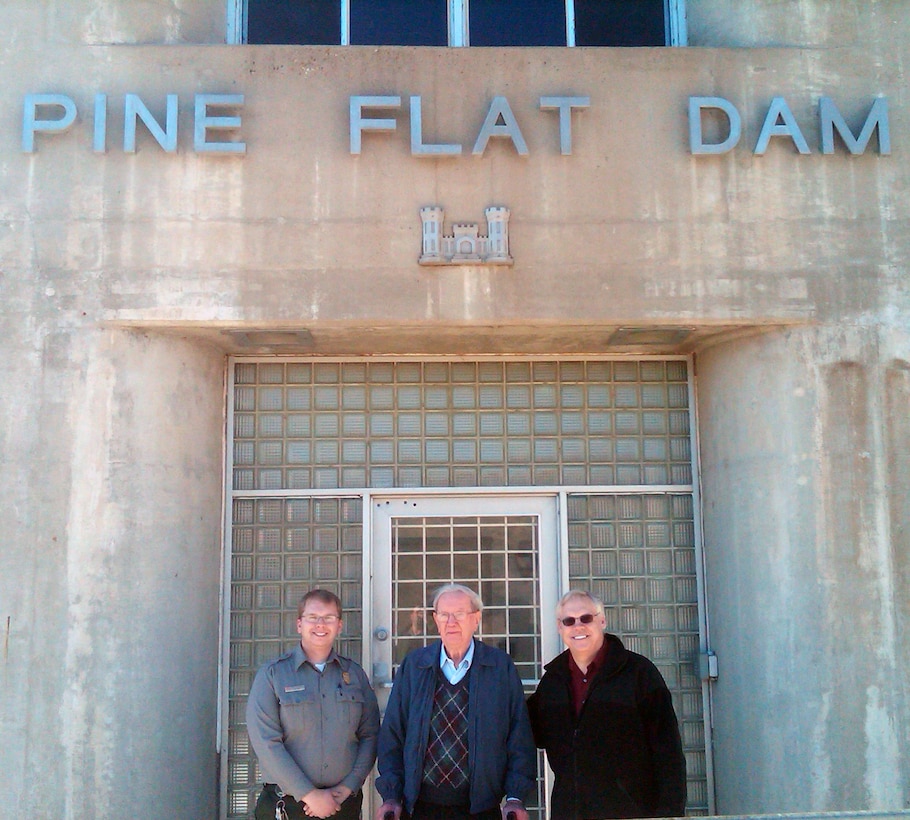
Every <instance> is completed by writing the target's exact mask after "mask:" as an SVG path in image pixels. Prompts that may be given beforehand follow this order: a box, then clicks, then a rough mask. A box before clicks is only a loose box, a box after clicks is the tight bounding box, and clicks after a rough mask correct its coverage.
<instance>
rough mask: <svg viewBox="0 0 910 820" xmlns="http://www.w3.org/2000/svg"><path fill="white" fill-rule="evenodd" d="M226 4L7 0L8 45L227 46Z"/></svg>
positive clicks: (212, 0)
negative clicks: (151, 44)
mask: <svg viewBox="0 0 910 820" xmlns="http://www.w3.org/2000/svg"><path fill="white" fill-rule="evenodd" d="M226 12H227V3H226V2H225V0H4V3H3V15H4V24H5V29H6V32H7V37H6V38H5V41H6V45H7V46H10V45H12V46H13V47H15V48H20V49H23V50H24V49H27V48H29V47H30V46H34V45H38V46H40V47H41V48H42V49H44V48H54V47H55V46H61V45H66V44H81V45H93V46H94V45H137V44H140V43H160V44H165V43H167V44H173V45H176V44H178V43H199V44H212V43H215V44H217V43H224V42H225V31H226V22H227V18H226Z"/></svg>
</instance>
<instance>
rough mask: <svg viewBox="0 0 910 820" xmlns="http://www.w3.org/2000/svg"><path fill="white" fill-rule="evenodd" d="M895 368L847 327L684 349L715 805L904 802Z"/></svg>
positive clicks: (905, 445)
mask: <svg viewBox="0 0 910 820" xmlns="http://www.w3.org/2000/svg"><path fill="white" fill-rule="evenodd" d="M886 350H887V353H886V352H885V351H886ZM892 356H897V357H898V358H896V359H892V358H890V357H892ZM908 361H910V346H908V337H907V335H906V334H898V335H897V336H894V335H892V334H887V336H886V337H885V338H882V336H881V335H880V333H879V331H878V330H877V329H876V328H874V327H858V326H854V327H849V326H848V327H840V328H826V329H821V328H806V329H790V330H788V331H786V332H781V333H771V334H765V335H761V336H758V337H756V338H754V339H752V340H745V341H741V342H739V343H736V344H733V345H719V346H717V347H715V348H711V349H710V350H706V351H704V352H703V353H701V354H699V355H698V357H697V371H698V397H699V415H700V422H701V425H702V428H701V429H702V442H701V454H702V483H703V488H704V505H705V506H704V514H705V542H706V547H705V553H706V563H707V577H708V584H709V594H708V604H709V617H710V627H711V639H712V645H713V646H714V648H715V649H716V651H717V653H718V656H719V667H720V679H719V681H718V682H717V684H716V686H715V688H714V696H715V701H714V703H715V721H716V722H715V747H716V763H717V784H718V810H719V811H720V812H723V813H739V812H742V811H745V810H746V807H750V810H754V809H753V808H751V807H755V806H760V807H761V810H762V811H766V812H767V811H794V810H807V811H811V810H816V811H819V810H831V809H834V808H841V809H851V808H853V809H859V808H873V809H882V808H901V807H905V806H906V805H907V801H908V799H910V792H908V789H907V783H908V777H910V770H908V761H907V755H906V751H907V739H908V736H910V712H908V706H910V701H908V688H907V681H906V675H905V674H904V672H903V670H905V669H906V668H907V664H908V662H910V654H908V642H907V592H908V588H907V569H906V558H905V557H903V556H904V555H905V552H906V540H907V537H906V532H907V529H908V526H910V518H908V515H907V503H906V499H907V497H908V496H910V470H908V469H907V453H908V450H910V439H908V437H907V436H906V435H905V434H906V432H907V431H906V422H905V421H904V419H903V418H899V417H898V416H897V415H896V414H895V413H894V410H893V408H894V406H895V405H896V404H900V403H902V402H903V403H904V405H903V406H904V407H905V408H906V406H907V405H906V401H907V398H908V393H907V382H906V373H907V368H908ZM883 397H888V398H887V400H886V401H885V402H883ZM782 420H786V422H785V423H782Z"/></svg>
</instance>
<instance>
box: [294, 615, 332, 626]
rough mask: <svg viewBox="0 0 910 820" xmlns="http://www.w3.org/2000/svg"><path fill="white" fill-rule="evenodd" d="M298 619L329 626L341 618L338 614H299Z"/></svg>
mask: <svg viewBox="0 0 910 820" xmlns="http://www.w3.org/2000/svg"><path fill="white" fill-rule="evenodd" d="M300 620H301V621H304V622H305V623H308V624H325V625H326V626H331V625H332V624H334V623H337V622H338V621H340V620H341V618H340V617H339V616H338V615H301V616H300Z"/></svg>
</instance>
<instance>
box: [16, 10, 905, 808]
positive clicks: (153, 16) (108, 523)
mask: <svg viewBox="0 0 910 820" xmlns="http://www.w3.org/2000/svg"><path fill="white" fill-rule="evenodd" d="M451 5H452V6H455V5H459V4H451ZM341 7H342V8H347V4H342V6H341ZM667 14H668V18H667V19H668V21H670V20H671V18H672V28H673V32H674V35H673V37H674V38H675V41H676V42H679V45H674V46H668V47H647V48H598V47H565V46H564V47H554V46H548V47H532V48H520V47H514V48H474V47H469V46H466V47H461V48H459V47H420V46H395V45H389V46H365V45H353V46H351V45H340V44H339V45H250V44H244V43H243V42H241V41H242V40H243V35H242V33H241V32H242V30H243V24H242V20H243V7H242V6H241V5H238V4H237V3H235V2H230V3H228V4H227V5H226V4H225V3H224V2H223V0H199V1H198V2H194V3H182V2H176V0H145V2H143V3H128V2H124V1H123V0H100V1H99V0H91V1H90V0H71V1H70V2H66V3H63V2H54V0H13V1H12V2H9V3H7V4H6V5H5V7H4V18H5V20H6V23H7V27H6V30H7V36H6V38H5V42H4V44H3V46H2V48H0V66H2V77H3V81H2V83H0V112H2V116H0V183H2V185H0V187H2V191H3V196H2V197H0V327H2V329H3V330H2V333H3V341H4V351H5V354H6V356H5V361H6V362H7V364H6V370H7V373H6V378H5V380H4V387H3V389H2V390H0V452H2V455H3V464H4V470H3V475H2V479H0V498H2V502H3V503H2V505H0V532H2V533H3V538H2V547H0V626H2V628H3V653H2V659H0V664H2V671H0V678H2V697H0V739H2V742H0V808H2V813H3V814H4V816H6V815H8V816H11V817H18V816H21V815H25V814H26V813H28V814H29V815H30V816H33V817H44V818H54V819H55V820H57V819H58V818H98V819H99V820H101V819H102V818H114V817H118V816H123V815H125V814H127V813H128V812H133V813H140V814H142V816H146V817H162V818H163V817H169V818H173V817H179V818H188V819H192V820H195V819H196V818H215V817H222V818H224V817H228V818H240V817H244V818H245V817H247V816H249V815H250V812H251V809H252V803H251V801H252V800H253V799H254V797H255V793H256V789H257V785H256V784H257V779H258V769H257V766H256V762H255V759H254V758H253V757H252V755H251V753H250V751H249V749H248V743H247V742H246V740H245V734H244V728H243V724H242V706H243V703H244V697H245V692H246V687H247V686H248V685H249V681H250V679H251V676H252V674H253V672H255V668H256V666H257V664H258V663H261V662H262V661H263V660H265V659H266V658H267V657H269V656H270V655H273V654H277V652H278V651H280V650H281V648H282V647H284V646H286V645H288V643H289V642H292V641H293V639H294V632H293V613H294V604H295V602H296V596H297V595H298V594H299V592H300V591H301V590H303V589H306V588H307V587H309V586H315V585H325V586H329V587H330V588H333V589H335V590H336V591H337V592H338V593H339V594H340V595H341V597H342V599H343V600H344V604H345V607H346V617H345V632H344V648H345V650H346V651H347V652H349V653H350V654H352V655H354V656H355V657H358V658H359V659H361V660H362V661H363V662H364V665H365V667H366V668H367V671H368V672H370V673H371V675H372V677H373V680H374V684H375V685H376V686H377V689H378V690H380V692H387V688H388V684H389V682H390V681H391V680H392V676H393V673H394V668H395V666H396V664H397V663H398V662H399V661H400V658H401V657H402V655H403V653H404V652H405V651H406V650H407V649H408V648H410V647H412V646H414V645H418V644H420V643H422V642H423V641H424V640H425V639H426V637H427V629H426V623H425V620H424V619H423V615H422V606H424V605H425V603H426V596H427V594H428V592H429V591H431V589H432V587H433V585H434V584H436V583H439V582H442V581H446V580H450V579H452V578H455V579H458V580H463V581H465V582H467V583H471V584H474V585H476V586H477V588H478V589H479V590H480V591H481V593H482V594H483V596H484V598H485V601H486V602H487V603H488V604H489V605H490V610H489V612H488V614H487V616H486V617H485V622H484V630H485V631H484V637H485V638H486V639H488V640H491V641H493V642H496V643H498V644H499V645H501V646H503V647H505V648H506V649H508V650H509V651H510V652H511V653H512V654H513V657H515V658H516V662H517V663H518V664H519V668H520V669H521V670H522V674H523V677H524V678H525V679H526V681H527V682H528V685H529V686H533V681H534V680H535V678H536V676H538V675H539V670H540V665H541V663H542V662H545V661H547V660H549V658H550V657H551V656H552V655H553V654H555V652H556V651H558V646H557V643H556V637H555V628H554V625H553V624H552V620H553V619H552V606H553V603H554V602H555V600H556V599H557V597H558V595H559V594H560V593H561V592H563V591H565V590H566V589H568V588H569V587H570V586H573V585H583V586H589V587H591V588H592V589H594V590H595V591H596V592H598V593H599V594H600V595H601V596H602V597H604V599H605V603H606V605H607V611H608V618H609V622H610V626H611V629H612V630H613V631H616V632H617V633H619V634H620V635H622V637H623V639H624V640H625V641H626V642H627V644H628V645H630V646H632V647H633V648H636V649H637V650H638V651H641V652H643V653H644V654H646V655H649V656H651V657H652V658H653V659H654V660H655V662H656V663H657V664H658V666H659V667H660V668H661V671H662V672H664V674H665V677H667V679H668V682H669V683H670V685H671V688H672V689H673V692H674V698H675V702H676V706H677V712H678V714H679V716H680V721H681V725H682V728H683V737H684V741H685V744H686V753H687V760H688V762H689V779H690V795H689V796H690V811H691V813H693V814H708V813H717V814H762V813H765V814H768V813H781V812H803V813H805V812H836V811H850V812H858V811H873V812H879V813H883V814H884V813H889V814H894V813H899V812H901V811H905V810H907V809H910V760H908V741H910V683H908V676H907V674H906V669H907V668H908V666H910V501H908V499H910V286H908V264H910V259H908V257H910V221H908V220H910V166H908V163H907V162H906V152H907V146H908V145H910V101H908V97H907V84H906V76H905V72H906V64H907V61H908V57H910V8H908V7H907V5H906V4H905V3H901V2H898V1H897V0H864V2H841V3H829V2H823V1H822V0H793V2H787V3H781V2H776V1H775V0H735V2H732V1H731V0H686V2H685V3H684V4H682V3H681V2H677V0H674V2H669V3H668V4H667ZM670 27H671V24H670V22H668V31H669V28H670ZM430 213H432V214H433V221H432V225H431V229H432V231H433V235H432V237H430V238H429V239H427V237H426V236H425V227H424V224H425V221H426V220H425V219H423V220H422V215H423V217H426V216H427V214H430ZM446 243H448V244H446ZM428 248H429V251H428ZM445 248H450V249H451V253H447V252H444V249H445ZM428 254H429V256H432V259H431V260H429V262H428V259H427V258H424V257H427V255H428ZM543 771H544V770H543V768H542V772H543ZM545 792H546V781H545V780H544V781H542V784H541V795H540V802H541V806H543V803H544V801H545ZM139 806H141V807H142V809H141V811H140V810H138V809H137V807H139ZM544 811H545V809H544V808H541V809H540V812H541V814H543V812H544Z"/></svg>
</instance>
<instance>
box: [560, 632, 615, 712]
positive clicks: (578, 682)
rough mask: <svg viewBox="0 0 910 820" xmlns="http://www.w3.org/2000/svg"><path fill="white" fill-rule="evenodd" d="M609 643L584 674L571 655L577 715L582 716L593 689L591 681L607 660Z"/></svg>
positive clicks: (570, 668) (604, 645)
mask: <svg viewBox="0 0 910 820" xmlns="http://www.w3.org/2000/svg"><path fill="white" fill-rule="evenodd" d="M607 649H608V647H607V642H606V641H604V644H603V646H602V647H600V649H599V650H598V652H597V654H596V655H595V656H594V659H593V660H592V661H591V663H589V664H588V670H587V671H586V672H582V671H581V669H579V668H578V664H577V663H575V659H574V658H573V657H572V653H571V652H570V653H569V676H570V677H571V679H572V705H573V706H574V707H575V714H576V715H580V714H581V707H582V706H584V705H585V700H586V699H587V697H588V689H590V688H591V681H592V680H594V677H595V676H596V675H597V673H598V672H599V671H600V669H601V667H602V666H603V665H604V661H605V660H606V659H607Z"/></svg>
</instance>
